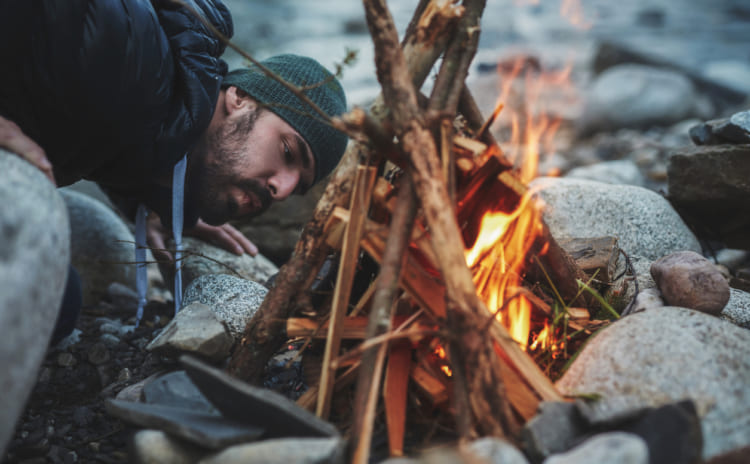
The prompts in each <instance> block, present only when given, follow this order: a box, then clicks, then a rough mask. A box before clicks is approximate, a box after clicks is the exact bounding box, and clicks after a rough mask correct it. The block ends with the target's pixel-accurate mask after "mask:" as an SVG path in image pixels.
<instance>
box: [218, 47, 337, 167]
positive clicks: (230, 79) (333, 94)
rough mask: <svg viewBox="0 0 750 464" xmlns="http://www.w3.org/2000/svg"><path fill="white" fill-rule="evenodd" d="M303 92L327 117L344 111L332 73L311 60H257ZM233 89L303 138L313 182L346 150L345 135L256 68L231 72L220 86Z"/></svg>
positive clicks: (289, 57)
mask: <svg viewBox="0 0 750 464" xmlns="http://www.w3.org/2000/svg"><path fill="white" fill-rule="evenodd" d="M261 64H263V66H265V67H267V68H268V69H270V70H271V71H273V72H274V73H276V74H277V75H278V76H279V77H281V78H282V79H284V80H285V81H287V82H289V83H290V84H293V85H294V86H295V87H297V88H300V89H301V90H302V91H303V93H304V94H305V95H306V96H307V97H308V98H309V99H310V100H311V101H312V102H313V103H315V104H316V105H317V106H318V107H320V109H322V110H323V111H324V112H325V113H326V114H328V115H329V116H336V115H340V114H342V113H343V112H345V111H346V96H345V95H344V90H343V89H342V88H341V84H340V83H339V81H338V80H337V79H336V77H335V76H333V74H331V73H330V72H328V70H326V69H325V68H324V67H323V66H322V65H321V64H320V63H318V62H317V61H315V60H314V59H312V58H307V57H304V56H298V55H292V54H285V55H277V56H274V57H271V58H269V59H267V60H265V61H261ZM229 86H235V87H237V88H238V89H240V90H242V91H244V92H245V93H247V94H248V95H250V96H251V97H252V98H254V99H255V100H257V101H258V102H259V103H261V104H262V105H263V106H264V107H266V108H267V109H269V110H270V111H273V112H274V113H275V114H276V115H277V116H279V117H280V118H281V119H283V120H284V121H286V122H287V123H289V125H290V126H292V127H293V128H294V129H295V130H296V131H297V132H299V134H300V135H301V136H302V137H303V138H304V139H305V141H306V142H307V144H308V145H310V148H311V149H312V153H313V156H314V157H315V182H317V181H319V180H320V179H322V178H323V177H325V176H327V175H328V174H329V173H330V172H331V171H333V169H334V168H335V167H336V165H337V164H338V162H339V160H340V159H341V157H342V156H343V155H344V150H345V149H346V143H347V136H346V134H344V133H343V132H340V131H338V130H336V129H334V128H333V127H331V126H329V125H328V124H326V123H325V122H323V121H322V120H321V118H320V115H319V114H318V113H316V112H315V110H313V109H312V108H310V107H309V105H307V104H306V103H305V102H303V101H302V100H300V99H299V98H298V97H297V96H296V95H295V94H293V93H292V92H290V91H289V90H288V89H287V88H286V87H284V86H283V85H281V84H280V83H279V82H277V81H276V80H274V79H272V78H270V77H268V76H266V75H265V74H264V73H263V71H261V70H260V68H258V67H257V66H254V65H253V66H250V67H249V68H241V69H235V70H234V71H231V72H230V73H229V74H227V76H226V77H225V78H224V82H223V83H222V87H223V88H226V87H229Z"/></svg>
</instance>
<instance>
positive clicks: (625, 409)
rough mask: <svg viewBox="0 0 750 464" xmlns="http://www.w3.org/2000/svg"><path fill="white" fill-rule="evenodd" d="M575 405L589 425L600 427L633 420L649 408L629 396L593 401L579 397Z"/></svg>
mask: <svg viewBox="0 0 750 464" xmlns="http://www.w3.org/2000/svg"><path fill="white" fill-rule="evenodd" d="M575 406H576V410H577V411H578V414H579V415H580V417H581V418H582V419H583V420H584V422H585V423H586V426H587V427H599V428H607V427H610V426H612V425H616V424H619V423H622V422H624V421H628V420H632V419H634V418H636V417H638V416H641V415H643V413H644V412H645V411H646V410H648V409H649V408H648V407H646V406H644V405H643V403H642V402H641V401H640V400H638V399H635V398H632V397H629V396H610V397H603V398H597V399H595V400H593V401H588V400H583V399H578V400H576V401H575Z"/></svg>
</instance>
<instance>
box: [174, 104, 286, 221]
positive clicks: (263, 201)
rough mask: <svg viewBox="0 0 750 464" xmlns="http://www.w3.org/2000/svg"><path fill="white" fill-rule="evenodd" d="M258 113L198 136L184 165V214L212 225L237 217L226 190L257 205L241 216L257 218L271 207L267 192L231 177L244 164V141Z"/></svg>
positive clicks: (257, 184)
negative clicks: (242, 194)
mask: <svg viewBox="0 0 750 464" xmlns="http://www.w3.org/2000/svg"><path fill="white" fill-rule="evenodd" d="M261 111H263V110H262V109H256V110H255V111H253V112H252V113H250V114H249V115H248V116H247V117H245V118H242V119H240V120H237V121H234V122H227V123H226V124H224V125H223V126H222V127H219V128H217V129H214V130H208V131H206V133H204V135H203V136H202V137H201V139H200V140H199V142H198V144H197V145H196V147H195V149H194V150H193V152H192V153H191V156H190V160H191V161H190V164H189V166H188V174H187V176H188V177H187V182H186V190H185V206H186V209H187V210H188V212H187V213H188V214H189V212H192V213H193V214H196V215H197V216H198V217H200V218H201V219H203V221H204V222H206V223H208V224H211V225H214V226H218V225H221V224H224V223H226V222H227V221H229V220H230V219H234V218H237V212H238V211H239V205H238V204H237V201H236V200H235V198H234V197H233V196H232V195H229V194H228V193H227V191H228V188H229V187H237V188H239V189H241V190H242V191H244V192H248V193H250V194H252V195H254V196H255V197H256V198H257V199H258V201H259V202H260V205H261V208H260V209H259V210H258V211H253V212H252V213H250V214H248V215H245V217H255V216H258V215H259V214H261V213H263V212H264V211H266V210H267V209H268V208H269V207H270V206H271V201H272V198H271V193H270V192H269V191H268V189H266V188H265V187H263V186H262V185H261V184H260V182H258V181H257V180H255V179H242V178H240V177H238V176H237V175H236V174H235V173H236V172H237V170H236V169H235V167H236V166H239V165H241V164H243V163H246V162H247V159H246V156H247V155H246V154H245V153H244V152H243V147H244V142H245V140H246V139H247V136H248V135H249V134H250V132H251V131H252V130H253V128H254V127H255V121H256V120H257V119H258V116H259V115H260V113H261Z"/></svg>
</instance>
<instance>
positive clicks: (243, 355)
mask: <svg viewBox="0 0 750 464" xmlns="http://www.w3.org/2000/svg"><path fill="white" fill-rule="evenodd" d="M417 13H418V14H416V15H415V17H419V20H418V21H416V23H417V24H419V26H418V27H415V28H414V30H413V32H412V33H410V34H407V35H406V37H405V38H404V55H405V56H406V59H407V63H408V72H409V75H411V76H412V77H411V79H412V83H413V85H414V86H415V87H420V86H421V85H422V83H423V82H424V80H425V79H426V78H427V76H428V74H429V72H430V70H431V69H432V66H433V64H434V63H435V61H437V59H438V57H439V56H440V55H441V54H442V53H443V51H444V50H445V47H446V44H447V41H448V38H449V37H450V34H449V33H447V31H446V30H445V29H446V24H448V25H450V23H451V19H450V18H446V17H444V16H441V15H431V16H430V17H429V18H426V17H425V15H423V14H422V12H421V11H418V12H417ZM446 14H447V13H446ZM413 22H414V21H413ZM370 114H371V115H372V117H373V118H374V120H376V121H380V122H382V121H384V120H386V119H387V117H388V114H389V113H388V110H387V108H386V107H385V106H384V104H383V99H382V95H381V96H379V97H378V98H377V99H376V101H375V103H374V104H373V106H372V107H371V108H370ZM368 153H369V149H368V147H367V146H366V145H364V144H362V143H350V144H349V147H348V148H347V151H346V153H345V154H344V157H343V159H342V160H341V162H340V163H339V165H338V167H337V168H336V170H335V171H334V173H333V175H332V177H331V180H330V181H329V183H328V185H327V187H326V190H325V192H324V193H323V196H322V197H321V198H320V200H319V201H318V204H317V206H316V207H315V211H314V213H313V218H312V219H311V220H310V221H309V222H308V223H307V224H306V225H305V227H304V229H303V230H302V235H301V236H300V239H299V241H298V242H297V245H296V246H295V248H294V254H293V255H292V257H291V259H290V260H289V261H288V262H287V263H286V264H285V265H284V266H282V267H281V269H280V270H279V274H278V275H277V277H276V281H275V284H274V288H272V289H271V290H270V291H269V292H268V295H266V298H265V299H264V300H263V304H261V307H260V308H259V309H258V311H256V313H255V315H254V316H253V318H252V319H251V320H250V321H249V322H248V325H247V328H246V329H245V334H244V336H243V337H242V340H241V342H240V343H239V344H238V346H237V348H236V349H235V352H234V354H233V355H232V359H231V360H230V364H229V366H228V368H227V370H228V372H229V373H230V374H231V375H233V376H235V377H238V378H240V379H243V380H245V381H248V382H250V383H256V384H257V383H260V382H261V377H262V375H263V370H264V368H265V366H266V363H267V362H268V360H269V359H271V356H273V353H274V352H275V351H276V350H277V349H278V347H279V346H281V345H282V344H283V343H284V339H285V336H284V321H285V320H286V318H288V317H289V316H290V315H291V314H293V313H294V312H295V311H296V309H297V306H296V300H297V298H298V296H299V295H300V294H302V293H303V292H305V291H307V289H309V287H310V285H311V283H312V281H313V280H314V279H315V276H316V273H317V271H318V269H320V266H321V265H322V263H323V261H324V260H325V257H326V256H327V254H328V253H329V251H330V248H328V247H327V246H325V244H324V243H323V237H322V234H321V232H322V229H323V226H324V225H325V223H326V222H327V221H328V217H329V216H330V214H331V212H332V211H333V210H334V208H336V207H340V206H345V205H347V204H348V203H349V195H350V192H351V187H352V182H353V179H354V172H355V169H356V166H357V165H358V164H359V162H360V160H362V159H365V158H366V155H367V154H368Z"/></svg>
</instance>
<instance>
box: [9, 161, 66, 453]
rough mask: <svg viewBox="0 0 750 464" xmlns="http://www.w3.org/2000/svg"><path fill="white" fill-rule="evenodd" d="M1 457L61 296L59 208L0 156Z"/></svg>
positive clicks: (55, 198) (48, 188)
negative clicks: (0, 205)
mask: <svg viewBox="0 0 750 464" xmlns="http://www.w3.org/2000/svg"><path fill="white" fill-rule="evenodd" d="M0 204H2V207H1V208H0V327H2V328H3V336H2V337H0V365H1V366H2V375H0V390H1V391H2V392H3V394H2V395H0V411H2V414H0V451H2V450H4V449H5V446H6V445H7V443H8V439H9V438H10V436H11V435H12V433H13V430H14V428H15V425H16V420H17V418H18V416H19V415H20V414H21V412H22V411H23V408H24V405H25V404H26V400H27V399H28V396H29V394H30V393H31V389H32V387H33V386H34V383H35V382H36V376H37V370H38V368H39V365H40V363H41V361H42V359H43V357H44V354H45V353H46V351H47V343H48V340H49V338H50V336H51V334H52V329H53V327H54V325H55V320H56V318H57V312H58V310H59V307H60V302H61V300H62V295H63V292H64V290H65V281H66V278H67V275H68V267H69V261H70V227H69V225H68V215H67V214H68V213H67V211H66V209H65V203H64V202H63V200H62V198H61V197H60V195H59V194H58V193H57V192H56V191H55V188H54V186H53V185H52V183H50V182H49V180H47V179H46V178H45V177H44V175H42V173H41V172H40V171H39V170H38V169H36V168H35V167H33V166H32V165H31V164H29V163H27V162H25V161H23V160H22V159H21V158H19V157H18V156H16V155H13V154H10V153H7V152H5V151H2V150H0Z"/></svg>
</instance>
